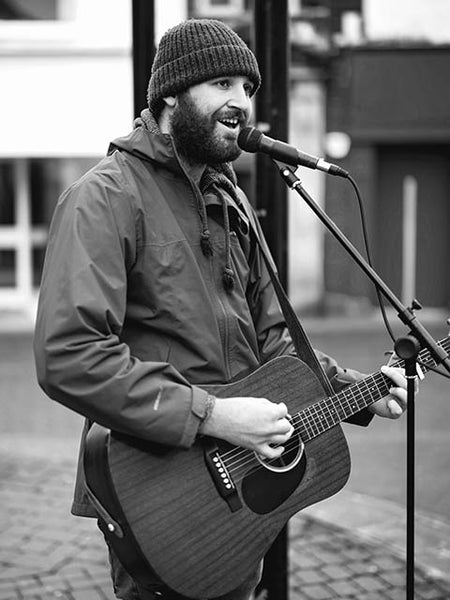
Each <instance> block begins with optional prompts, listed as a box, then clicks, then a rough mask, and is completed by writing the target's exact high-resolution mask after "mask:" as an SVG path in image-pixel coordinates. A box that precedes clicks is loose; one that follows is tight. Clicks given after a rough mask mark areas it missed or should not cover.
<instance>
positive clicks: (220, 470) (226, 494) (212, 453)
mask: <svg viewBox="0 0 450 600" xmlns="http://www.w3.org/2000/svg"><path fill="white" fill-rule="evenodd" d="M203 443H204V450H205V461H206V466H207V467H208V471H209V472H210V475H211V477H212V480H213V481H214V484H215V486H216V488H217V491H218V492H219V494H220V495H221V496H222V498H223V499H224V500H225V501H226V502H227V504H228V506H229V508H230V510H231V512H236V511H238V510H239V509H240V508H242V502H241V499H240V498H239V495H238V492H237V489H236V486H235V484H234V481H233V479H232V477H231V475H230V473H229V472H228V469H227V467H226V466H225V463H224V462H223V460H222V457H221V456H220V452H219V447H218V446H217V444H216V442H215V441H214V440H213V439H212V438H205V439H204V440H203Z"/></svg>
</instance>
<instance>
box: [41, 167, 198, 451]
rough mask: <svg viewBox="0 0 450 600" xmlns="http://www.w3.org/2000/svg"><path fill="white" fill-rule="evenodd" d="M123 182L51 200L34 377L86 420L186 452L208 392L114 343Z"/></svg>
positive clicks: (125, 200) (124, 243) (127, 210)
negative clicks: (52, 208) (53, 208)
mask: <svg viewBox="0 0 450 600" xmlns="http://www.w3.org/2000/svg"><path fill="white" fill-rule="evenodd" d="M124 185H125V186H126V184H124V183H121V186H118V184H117V182H115V181H114V180H113V179H112V178H107V177H106V176H103V178H102V176H100V175H91V176H90V177H89V178H88V179H87V180H86V179H85V180H81V182H78V183H77V184H75V186H73V187H72V188H71V189H69V190H68V191H67V192H66V193H65V194H64V195H63V196H62V198H61V199H60V201H59V202H58V205H57V208H56V211H55V215H54V218H53V220H52V225H51V228H50V233H49V243H48V246H47V253H46V259H45V264H44V272H43V277H42V282H41V291H40V298H39V306H38V314H37V321H36V329H35V338H34V352H35V361H36V370H37V376H38V381H39V383H40V385H41V387H42V388H43V389H44V391H45V392H46V393H47V395H48V396H50V397H51V398H52V399H54V400H56V401H58V402H60V403H62V404H64V405H65V406H67V407H68V408H70V409H72V410H74V411H76V412H77V413H79V414H81V415H83V416H85V417H87V418H88V419H90V420H91V421H96V422H98V423H100V424H101V425H103V426H105V427H108V428H110V429H113V430H117V431H121V432H123V433H125V434H129V435H132V436H135V437H140V438H143V439H146V440H152V441H156V442H159V443H165V444H169V445H173V446H182V447H188V446H189V445H190V444H192V442H193V441H194V439H195V436H196V434H197V430H198V426H199V424H200V422H201V419H202V418H203V417H204V414H205V410H206V408H205V407H206V397H207V393H206V392H205V391H204V390H202V389H200V388H198V387H195V386H191V385H190V384H189V383H188V382H187V381H186V380H185V379H184V378H183V377H182V376H181V375H180V373H179V372H178V371H176V370H175V369H174V368H173V367H171V366H170V365H169V364H168V363H163V362H161V363H159V362H158V363H157V362H145V361H140V360H138V359H137V358H136V357H134V356H132V355H131V353H130V348H129V347H128V346H127V345H126V344H125V343H123V342H122V341H121V339H120V334H121V330H122V325H123V322H124V318H125V310H126V298H127V270H128V269H129V268H130V267H131V265H132V264H133V261H134V260H135V250H136V249H135V244H136V226H135V215H134V214H133V209H132V205H131V203H130V202H129V200H130V195H129V193H128V194H127V192H126V191H124V189H123V186H124Z"/></svg>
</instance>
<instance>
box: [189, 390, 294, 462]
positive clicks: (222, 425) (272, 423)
mask: <svg viewBox="0 0 450 600" xmlns="http://www.w3.org/2000/svg"><path fill="white" fill-rule="evenodd" d="M288 417H289V415H288V409H287V406H286V404H284V403H283V402H280V403H279V404H275V403H274V402H270V401H269V400H267V399H266V398H253V397H243V398H242V397H236V398H215V402H214V407H213V409H212V412H211V414H210V415H209V417H208V418H207V419H206V420H205V421H204V422H203V423H202V425H201V427H200V433H202V434H204V435H209V436H212V437H216V438H220V439H223V440H226V441H227V442H229V443H231V444H234V445H235V446H241V447H243V448H248V449H249V450H254V451H255V452H256V453H257V454H259V455H261V456H262V457H264V458H267V459H274V458H278V457H279V456H281V454H282V453H283V452H284V447H283V444H285V443H286V441H287V440H288V439H289V438H290V437H291V435H292V433H293V431H294V428H293V426H292V425H291V423H290V422H289V418H288Z"/></svg>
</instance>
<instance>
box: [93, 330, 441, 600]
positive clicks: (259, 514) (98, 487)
mask: <svg viewBox="0 0 450 600" xmlns="http://www.w3.org/2000/svg"><path fill="white" fill-rule="evenodd" d="M449 340H450V338H446V339H445V340H443V341H442V342H440V345H441V346H442V347H443V348H444V349H445V350H446V351H448V349H449V346H450V341H449ZM419 361H420V364H421V366H422V370H423V371H425V370H427V368H428V367H429V366H434V365H435V362H434V360H433V358H432V357H431V356H430V354H429V352H428V351H427V350H423V351H422V352H420V355H419ZM394 366H402V361H397V362H396V363H394ZM390 386H391V382H390V380H389V379H388V378H386V377H385V376H384V375H383V374H382V373H381V372H377V373H374V374H372V375H370V376H368V377H367V378H365V379H363V380H362V381H360V382H358V383H355V384H353V385H351V386H349V387H347V388H345V389H344V390H343V391H341V392H339V393H337V394H335V395H333V396H329V397H324V396H325V392H324V390H323V387H322V385H321V383H320V382H319V380H318V379H317V377H316V376H315V375H314V373H313V372H312V371H311V369H310V368H309V367H308V366H306V365H305V364H304V363H303V362H302V361H300V360H299V359H297V358H294V357H287V356H285V357H279V358H276V359H274V360H272V361H270V362H268V363H266V364H265V365H263V366H262V367H260V368H259V369H257V370H256V371H255V372H253V373H252V374H251V375H249V376H248V377H246V378H244V379H242V380H240V381H237V382H234V383H231V384H227V385H218V386H209V387H208V388H207V389H208V391H210V392H211V393H212V394H215V395H216V396H218V397H223V398H226V397H232V396H258V397H266V398H269V399H271V400H272V401H274V402H285V403H286V405H287V406H288V410H289V414H290V415H291V417H290V418H291V422H292V425H293V426H294V429H295V433H294V434H293V436H292V437H291V439H290V440H289V441H288V442H287V443H286V445H285V452H284V454H283V455H282V456H281V458H280V459H277V460H275V461H264V460H262V459H261V458H260V457H259V456H257V455H256V454H255V453H254V452H252V451H250V450H247V449H244V448H240V447H236V446H231V445H230V444H228V443H226V442H223V441H222V440H218V439H214V438H209V437H199V438H198V440H197V441H196V443H195V444H194V445H193V446H192V447H191V448H190V449H189V450H184V449H178V448H173V447H168V446H163V445H159V444H154V443H150V442H144V441H142V440H138V439H134V438H130V437H127V436H124V435H121V434H119V433H117V432H114V431H110V430H108V429H105V428H104V427H101V426H100V425H98V424H93V425H92V427H91V429H90V431H89V434H88V437H87V442H86V451H85V457H84V466H85V474H86V482H87V487H88V489H89V493H90V496H91V498H92V499H93V501H94V503H95V505H96V507H97V509H98V512H99V515H100V522H101V523H102V528H103V530H104V532H105V534H106V536H107V537H108V539H109V541H110V543H111V544H112V546H113V548H114V550H115V551H116V553H117V555H118V556H119V558H120V560H121V562H122V564H123V565H124V567H125V568H126V569H127V570H128V571H129V572H130V574H131V575H132V576H133V577H135V578H136V579H137V580H139V581H142V582H143V583H145V581H146V578H147V577H149V575H150V577H151V575H152V573H156V574H157V576H158V577H159V578H160V579H161V580H162V581H163V582H164V584H165V585H166V586H167V587H168V588H169V589H170V590H173V591H174V592H176V593H177V594H181V595H182V596H185V597H187V598H215V597H217V596H220V595H222V594H225V593H227V592H229V591H231V590H233V589H235V588H236V587H238V586H239V584H240V583H241V582H243V581H244V580H245V579H246V577H248V575H249V573H251V572H252V571H253V570H255V569H256V568H257V566H258V564H259V562H260V561H261V559H262V558H263V557H264V555H265V553H266V552H267V550H268V549H269V547H270V546H271V544H272V542H273V541H274V539H275V537H276V536H277V535H278V533H279V532H280V530H281V529H282V528H283V526H284V525H285V524H286V522H287V521H288V519H289V518H290V517H291V516H292V515H294V514H295V513H296V512H298V511H299V510H301V509H302V508H304V507H307V506H309V505H311V504H314V503H315V502H318V501H320V500H322V499H324V498H327V497H329V496H331V495H333V494H335V493H336V492H337V491H339V490H340V489H341V488H342V487H343V486H344V484H345V483H346V481H347V478H348V476H349V472H350V459H349V452H348V447H347V443H346V440H345V437H344V433H343V431H342V428H341V426H340V425H339V424H340V423H341V422H342V421H344V420H345V419H347V418H349V417H350V416H352V415H354V414H356V413H357V412H359V411H361V410H362V409H364V408H366V407H368V406H369V405H371V404H372V403H374V402H376V401H377V400H379V399H380V398H383V397H384V396H387V395H388V393H389V388H390Z"/></svg>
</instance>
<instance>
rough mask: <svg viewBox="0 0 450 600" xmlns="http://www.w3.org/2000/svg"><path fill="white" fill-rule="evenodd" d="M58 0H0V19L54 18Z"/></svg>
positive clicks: (33, 19)
mask: <svg viewBox="0 0 450 600" xmlns="http://www.w3.org/2000/svg"><path fill="white" fill-rule="evenodd" d="M57 9H58V0H33V2H30V0H0V19H11V20H14V21H35V20H47V21H50V20H54V19H57V18H58V10H57Z"/></svg>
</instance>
